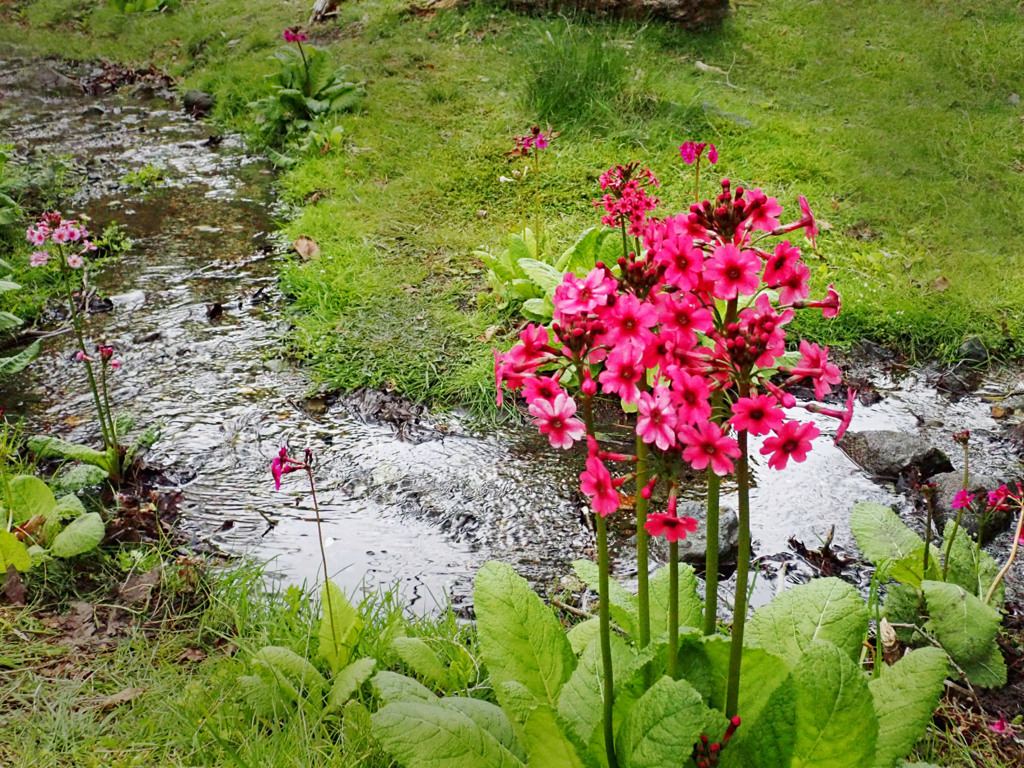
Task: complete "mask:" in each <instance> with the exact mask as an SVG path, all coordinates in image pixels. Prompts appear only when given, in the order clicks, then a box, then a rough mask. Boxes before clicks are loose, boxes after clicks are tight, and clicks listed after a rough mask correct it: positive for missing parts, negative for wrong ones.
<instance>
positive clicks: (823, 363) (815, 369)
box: [785, 341, 843, 400]
mask: <svg viewBox="0 0 1024 768" xmlns="http://www.w3.org/2000/svg"><path fill="white" fill-rule="evenodd" d="M785 370H786V371H787V372H788V373H791V374H793V375H794V376H798V377H804V376H807V377H809V378H810V379H811V380H812V381H813V382H814V396H815V397H817V398H818V399H819V400H820V399H821V398H823V397H824V396H825V395H827V394H828V393H829V392H831V391H832V386H831V385H832V384H838V383H839V382H841V381H842V380H843V377H842V374H841V372H840V371H839V367H838V366H836V365H833V364H832V363H830V362H829V361H828V347H825V348H821V347H819V346H818V345H817V344H811V343H809V342H807V341H801V342H800V362H799V363H797V364H796V365H795V366H794V367H793V368H792V369H785Z"/></svg>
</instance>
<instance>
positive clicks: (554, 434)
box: [530, 392, 586, 449]
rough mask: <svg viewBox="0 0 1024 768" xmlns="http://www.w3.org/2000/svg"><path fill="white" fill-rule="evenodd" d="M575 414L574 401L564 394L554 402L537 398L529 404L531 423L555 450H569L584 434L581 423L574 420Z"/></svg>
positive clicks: (584, 429) (558, 396)
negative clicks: (548, 440) (532, 418)
mask: <svg viewBox="0 0 1024 768" xmlns="http://www.w3.org/2000/svg"><path fill="white" fill-rule="evenodd" d="M575 414H576V401H575V400H573V399H572V398H571V397H569V396H568V395H567V394H565V393H564V392H563V393H561V394H559V395H557V396H556V397H555V399H554V400H544V399H541V398H538V399H536V400H534V401H533V402H532V403H531V404H530V415H531V416H534V417H535V418H534V420H533V423H534V424H536V425H537V426H538V427H539V428H540V432H541V434H542V435H547V436H548V439H550V440H551V445H553V446H554V447H555V448H562V449H567V448H571V447H572V444H573V443H575V442H576V441H577V440H579V439H580V438H582V437H583V435H584V434H585V433H586V428H585V427H584V425H583V422H582V421H580V420H579V419H577V418H575Z"/></svg>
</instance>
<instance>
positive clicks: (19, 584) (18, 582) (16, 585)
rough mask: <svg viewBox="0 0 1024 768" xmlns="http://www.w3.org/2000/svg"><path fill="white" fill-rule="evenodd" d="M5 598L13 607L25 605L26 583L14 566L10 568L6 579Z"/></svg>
mask: <svg viewBox="0 0 1024 768" xmlns="http://www.w3.org/2000/svg"><path fill="white" fill-rule="evenodd" d="M4 596H5V597H6V598H7V602H9V603H10V604H11V605H24V604H25V581H24V579H22V578H21V574H20V573H18V569H17V568H15V567H14V566H13V565H11V566H8V568H7V575H6V577H5V578H4Z"/></svg>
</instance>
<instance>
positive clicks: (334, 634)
mask: <svg viewBox="0 0 1024 768" xmlns="http://www.w3.org/2000/svg"><path fill="white" fill-rule="evenodd" d="M309 456H310V454H309V453H308V452H307V454H306V457H307V460H306V475H307V476H308V477H309V493H310V495H311V496H312V497H313V511H314V512H315V513H316V535H317V538H318V539H319V541H320V563H321V565H323V567H324V596H325V597H326V598H327V613H328V617H327V618H328V621H329V622H330V625H331V639H332V640H333V641H334V648H335V650H336V651H338V650H340V649H341V638H339V637H338V627H337V624H336V622H337V620H338V614H337V613H335V612H334V603H333V602H332V601H331V587H330V583H329V582H330V580H331V576H330V574H329V573H328V572H327V548H326V547H325V546H324V531H323V524H322V522H321V520H320V504H319V503H318V502H317V500H316V485H315V484H314V483H313V468H312V467H311V466H310V465H309Z"/></svg>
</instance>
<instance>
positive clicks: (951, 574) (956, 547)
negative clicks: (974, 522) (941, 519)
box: [936, 525, 1006, 605]
mask: <svg viewBox="0 0 1024 768" xmlns="http://www.w3.org/2000/svg"><path fill="white" fill-rule="evenodd" d="M943 534H944V536H943V541H942V551H943V552H945V551H946V547H947V545H948V544H949V540H950V538H951V537H952V539H953V542H952V547H951V548H950V550H949V570H948V572H947V574H946V578H945V579H941V580H942V581H948V582H951V583H953V584H959V585H960V586H961V587H963V588H964V589H966V590H967V591H968V592H970V593H971V594H972V595H976V596H977V597H980V598H984V597H985V595H986V594H988V590H989V588H990V587H991V586H992V582H993V581H994V580H995V578H996V576H997V575H998V573H999V564H998V563H997V562H996V561H995V560H993V559H992V556H991V555H990V554H989V553H988V552H986V551H985V550H984V549H981V548H980V547H976V546H975V544H974V542H973V541H972V540H971V537H970V535H968V533H967V531H965V530H964V529H963V528H961V529H960V530H959V531H957V534H956V536H953V526H952V525H947V526H946V529H945V531H943ZM938 580H939V579H936V581H938ZM1005 596H1006V588H1005V586H1004V585H1003V584H1002V583H1000V584H999V586H998V587H996V591H995V593H994V594H993V596H992V602H991V603H990V604H991V605H1002V604H1003V601H1004V599H1005Z"/></svg>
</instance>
